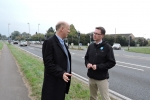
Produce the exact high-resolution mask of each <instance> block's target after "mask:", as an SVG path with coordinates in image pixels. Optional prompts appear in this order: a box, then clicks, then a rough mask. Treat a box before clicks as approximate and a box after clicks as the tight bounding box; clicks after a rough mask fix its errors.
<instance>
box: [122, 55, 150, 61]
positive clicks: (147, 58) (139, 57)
mask: <svg viewBox="0 0 150 100" xmlns="http://www.w3.org/2000/svg"><path fill="white" fill-rule="evenodd" d="M124 56H126V57H132V58H138V59H145V60H150V58H149V57H141V56H131V55H125V54H124Z"/></svg>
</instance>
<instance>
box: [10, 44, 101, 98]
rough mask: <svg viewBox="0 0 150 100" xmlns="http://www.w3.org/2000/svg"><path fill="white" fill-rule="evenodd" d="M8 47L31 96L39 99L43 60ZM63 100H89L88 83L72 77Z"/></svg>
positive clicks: (13, 47) (11, 46)
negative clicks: (26, 82) (25, 80)
mask: <svg viewBox="0 0 150 100" xmlns="http://www.w3.org/2000/svg"><path fill="white" fill-rule="evenodd" d="M8 47H9V48H10V50H11V52H12V54H13V55H14V57H15V58H16V60H17V62H18V64H19V66H20V67H21V71H22V72H23V73H24V76H25V77H26V79H27V80H28V82H29V84H30V87H31V90H32V95H31V96H33V97H35V98H36V100H40V97H41V90H42V82H43V68H44V66H43V62H42V61H41V60H40V59H38V58H35V57H34V56H31V55H30V54H28V53H26V52H24V51H22V50H20V49H19V48H17V47H15V46H13V45H8ZM99 98H100V97H99ZM65 100H89V88H88V85H87V84H84V83H83V82H81V81H79V80H78V79H76V78H74V77H72V81H71V87H70V92H69V94H68V95H66V99H65Z"/></svg>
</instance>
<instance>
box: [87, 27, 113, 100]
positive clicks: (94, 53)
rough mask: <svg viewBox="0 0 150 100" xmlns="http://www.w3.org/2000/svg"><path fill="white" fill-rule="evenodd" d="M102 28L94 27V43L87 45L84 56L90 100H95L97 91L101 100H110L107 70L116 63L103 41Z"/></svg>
mask: <svg viewBox="0 0 150 100" xmlns="http://www.w3.org/2000/svg"><path fill="white" fill-rule="evenodd" d="M105 32H106V31H105V29H104V28H103V27H96V28H95V31H94V33H93V39H94V40H95V43H92V44H90V45H89V47H88V49H87V52H86V55H85V66H86V67H87V68H88V73H87V75H88V77H89V88H90V100H97V91H98V90H99V91H100V94H101V97H102V100H110V97H109V91H108V89H109V84H108V78H109V73H108V70H109V69H110V68H112V67H114V66H115V64H116V61H115V58H114V53H113V49H112V47H111V46H110V45H109V44H108V43H107V42H106V41H104V40H103V38H104V35H105Z"/></svg>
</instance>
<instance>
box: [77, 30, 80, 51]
mask: <svg viewBox="0 0 150 100" xmlns="http://www.w3.org/2000/svg"><path fill="white" fill-rule="evenodd" d="M77 33H78V49H79V47H80V32H79V31H78V32H77Z"/></svg>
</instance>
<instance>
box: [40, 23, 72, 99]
mask: <svg viewBox="0 0 150 100" xmlns="http://www.w3.org/2000/svg"><path fill="white" fill-rule="evenodd" d="M69 32H70V25H68V23H66V22H59V23H58V24H57V25H56V34H55V35H54V36H52V37H50V38H49V39H47V40H45V41H44V43H43V47H42V54H43V61H44V66H45V68H44V82H43V88H42V97H41V100H64V99H65V93H68V91H69V87H70V79H71V55H70V53H69V51H68V48H67V46H66V44H65V43H64V38H66V37H67V35H68V34H69Z"/></svg>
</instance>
